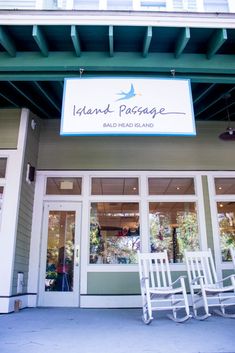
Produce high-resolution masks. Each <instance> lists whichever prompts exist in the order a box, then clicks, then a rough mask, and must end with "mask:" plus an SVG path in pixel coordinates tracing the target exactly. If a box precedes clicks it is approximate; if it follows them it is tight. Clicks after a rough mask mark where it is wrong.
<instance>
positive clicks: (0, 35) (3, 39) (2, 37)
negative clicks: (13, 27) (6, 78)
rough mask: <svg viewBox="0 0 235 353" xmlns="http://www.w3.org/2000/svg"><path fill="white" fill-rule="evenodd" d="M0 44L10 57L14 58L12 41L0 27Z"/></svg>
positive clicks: (14, 50) (14, 51)
mask: <svg viewBox="0 0 235 353" xmlns="http://www.w3.org/2000/svg"><path fill="white" fill-rule="evenodd" d="M0 43H1V45H2V46H3V48H4V49H5V50H6V51H7V52H8V54H9V55H10V56H12V57H14V56H16V48H15V44H14V41H13V39H12V38H11V36H10V35H9V34H8V33H7V31H6V30H5V29H4V28H3V27H2V26H0Z"/></svg>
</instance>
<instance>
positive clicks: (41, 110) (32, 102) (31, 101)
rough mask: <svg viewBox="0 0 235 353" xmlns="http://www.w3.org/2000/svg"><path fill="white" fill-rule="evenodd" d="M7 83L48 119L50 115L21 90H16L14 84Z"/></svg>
mask: <svg viewBox="0 0 235 353" xmlns="http://www.w3.org/2000/svg"><path fill="white" fill-rule="evenodd" d="M8 83H9V84H10V85H11V86H12V87H13V88H14V89H15V90H16V91H17V92H18V93H20V94H21V95H22V96H23V97H24V98H26V99H27V100H28V101H29V102H30V103H31V104H32V105H33V106H34V107H36V108H37V109H38V110H39V111H40V112H42V113H43V115H45V116H46V117H47V118H50V115H49V114H48V113H47V112H46V111H45V110H44V109H43V108H42V107H41V106H40V105H38V104H37V103H36V102H35V101H34V100H32V99H31V98H30V97H29V96H28V95H27V94H26V93H24V92H23V91H22V89H20V88H18V87H17V86H16V84H15V83H13V82H11V81H8Z"/></svg>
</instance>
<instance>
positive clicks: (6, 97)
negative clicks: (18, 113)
mask: <svg viewBox="0 0 235 353" xmlns="http://www.w3.org/2000/svg"><path fill="white" fill-rule="evenodd" d="M0 96H1V97H2V98H4V99H5V100H6V101H7V102H8V103H10V104H12V105H13V106H14V107H16V108H19V105H17V104H16V103H15V102H14V101H13V100H12V99H10V98H9V97H8V96H6V94H3V93H2V92H0Z"/></svg>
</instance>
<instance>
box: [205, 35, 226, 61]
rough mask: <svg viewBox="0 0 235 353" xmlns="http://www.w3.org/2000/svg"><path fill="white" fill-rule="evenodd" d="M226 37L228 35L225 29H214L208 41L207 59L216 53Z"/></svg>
mask: <svg viewBox="0 0 235 353" xmlns="http://www.w3.org/2000/svg"><path fill="white" fill-rule="evenodd" d="M227 38H228V36H227V31H226V29H223V28H219V29H216V30H215V31H214V33H213V35H212V37H211V39H210V41H209V43H208V48H207V59H211V58H212V57H213V56H214V55H215V54H216V53H217V51H218V50H219V49H220V48H221V46H222V45H223V44H224V42H225V41H226V40H227Z"/></svg>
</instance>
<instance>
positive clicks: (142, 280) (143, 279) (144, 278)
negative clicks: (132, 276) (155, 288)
mask: <svg viewBox="0 0 235 353" xmlns="http://www.w3.org/2000/svg"><path fill="white" fill-rule="evenodd" d="M148 279H149V277H142V278H141V283H144V282H145V281H146V280H148Z"/></svg>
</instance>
